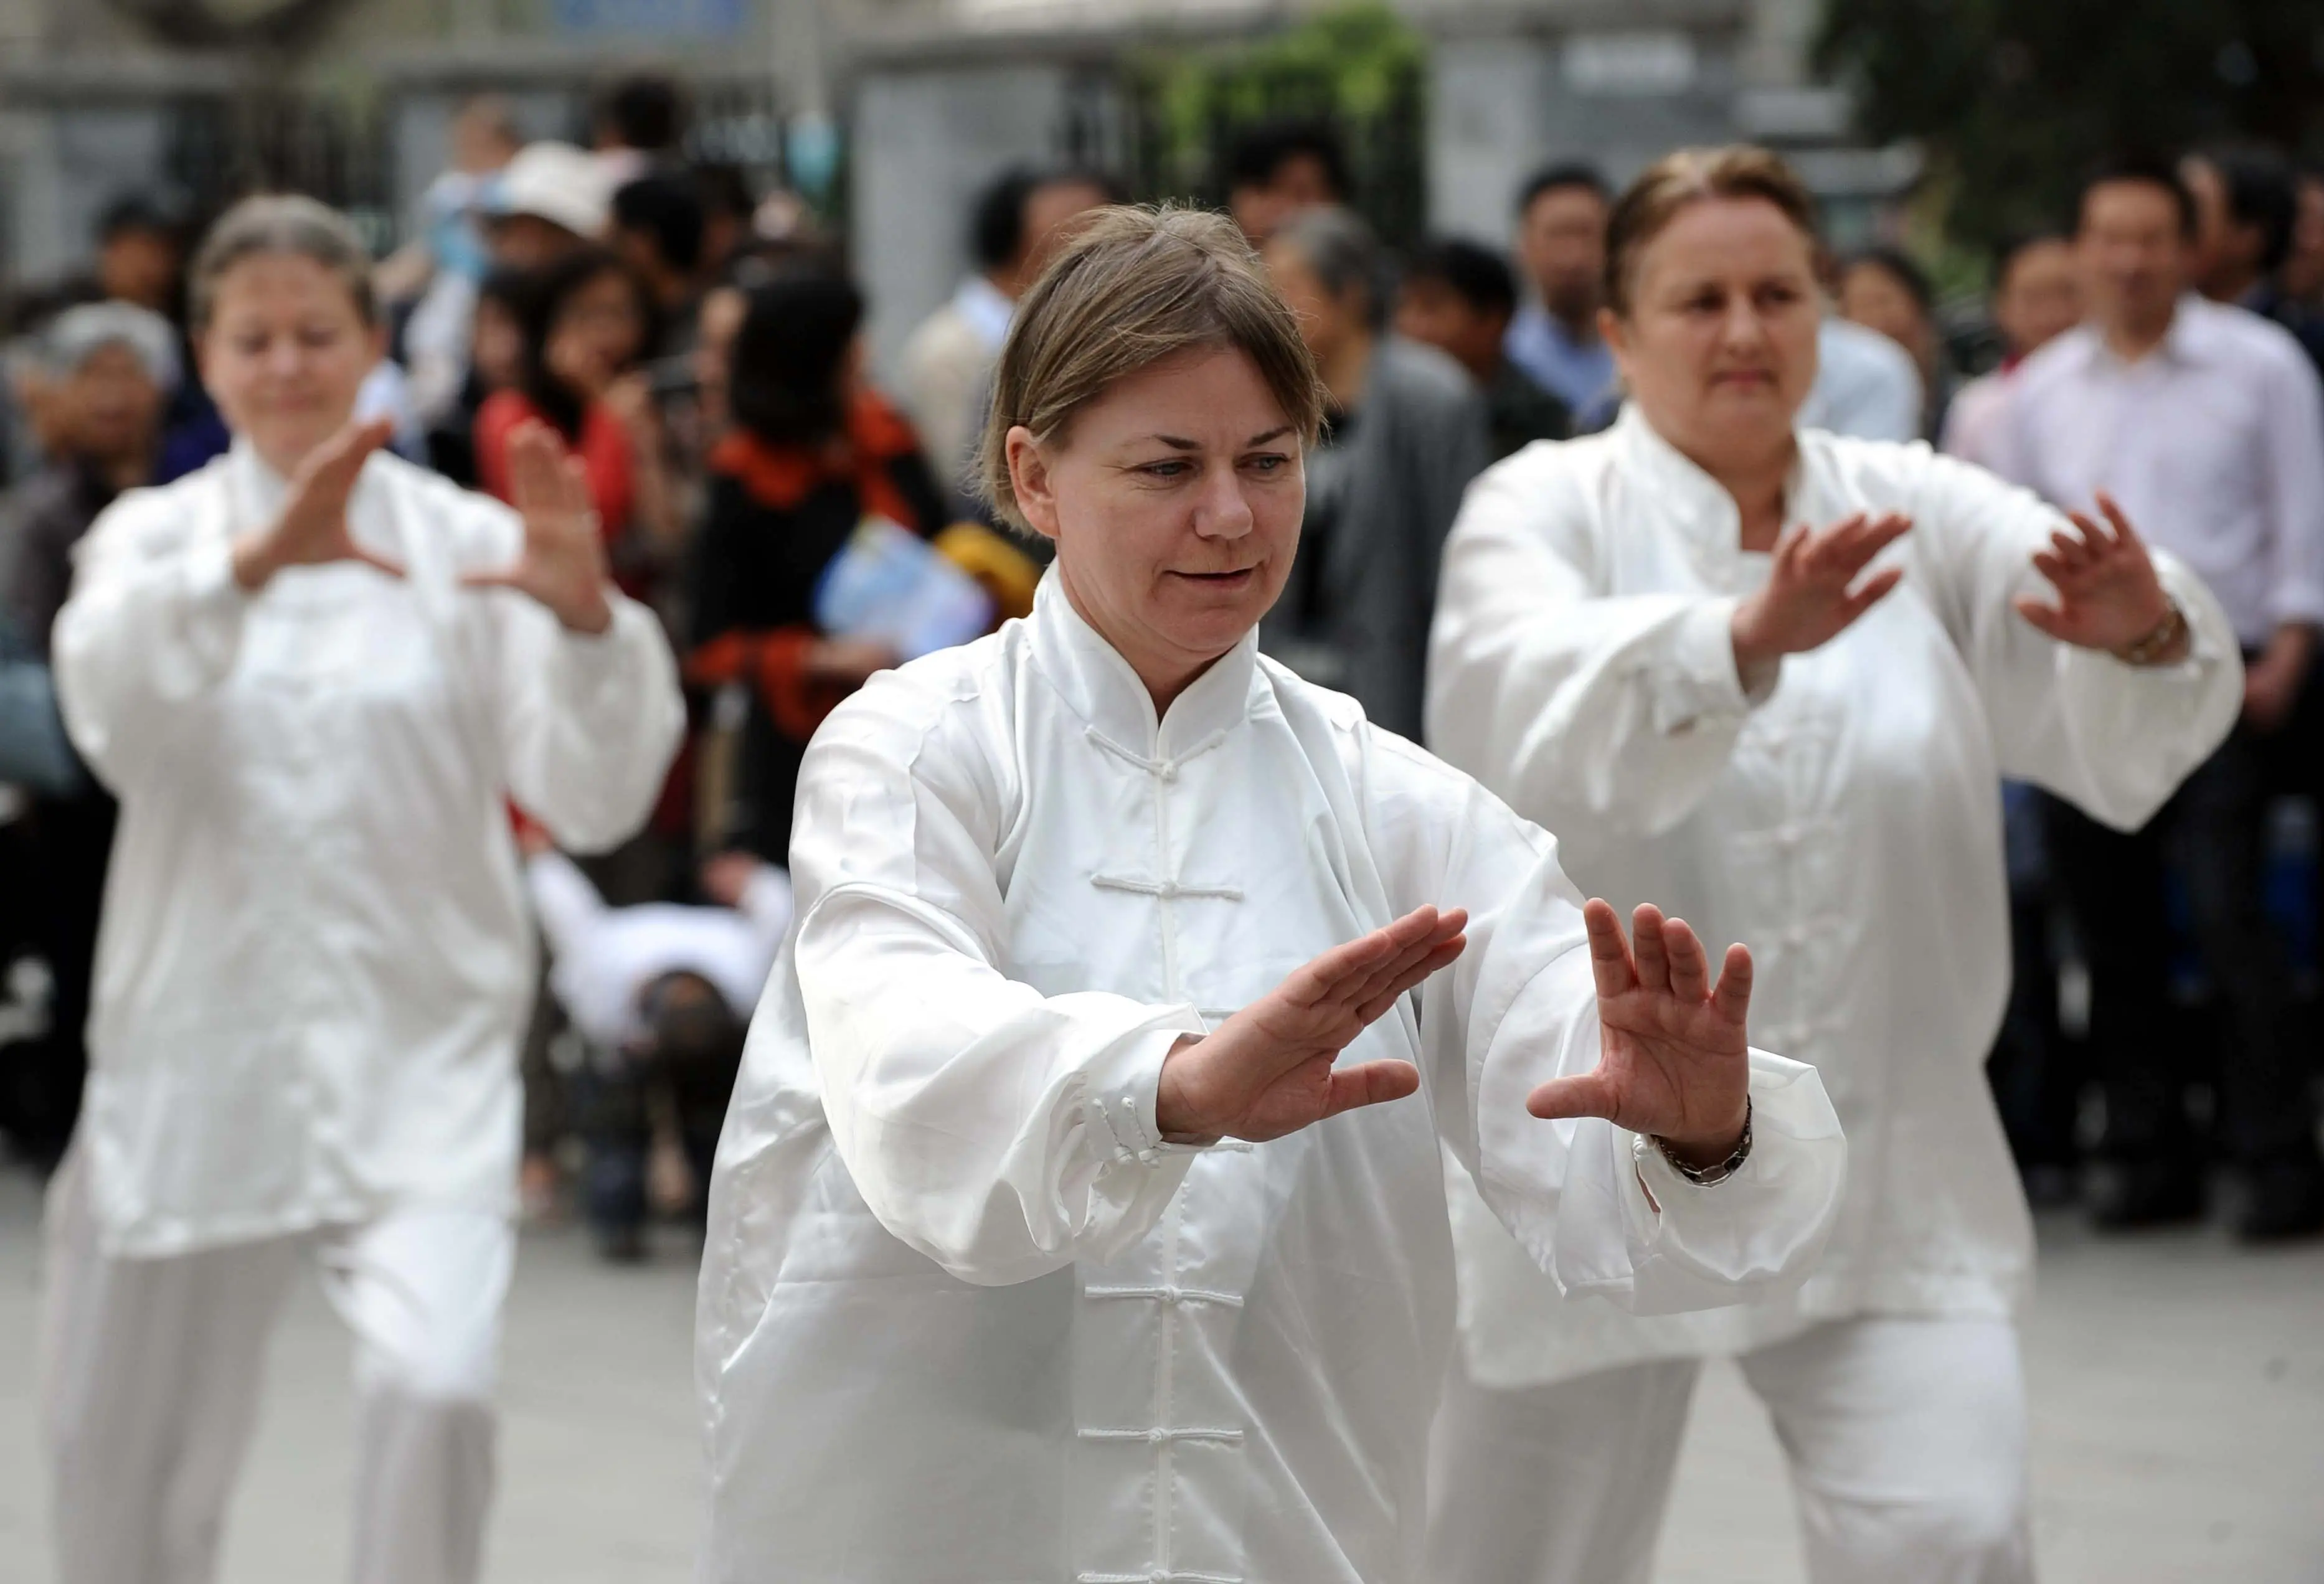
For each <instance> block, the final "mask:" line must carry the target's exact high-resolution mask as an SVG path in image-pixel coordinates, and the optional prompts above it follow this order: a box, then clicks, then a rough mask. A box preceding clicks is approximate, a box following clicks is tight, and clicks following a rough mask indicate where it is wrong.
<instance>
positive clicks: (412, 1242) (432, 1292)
mask: <svg viewBox="0 0 2324 1584" xmlns="http://www.w3.org/2000/svg"><path fill="white" fill-rule="evenodd" d="M47 1240H48V1272H47V1285H46V1293H45V1302H44V1303H43V1306H42V1328H41V1329H42V1338H41V1377H42V1381H41V1389H42V1419H43V1422H44V1426H43V1427H44V1430H45V1432H46V1441H47V1450H48V1454H49V1460H50V1475H51V1480H52V1490H51V1502H52V1508H51V1510H52V1513H53V1516H54V1521H55V1531H56V1544H57V1565H58V1568H59V1574H58V1577H59V1579H60V1584H210V1580H212V1579H215V1578H216V1577H217V1562H218V1541H219V1535H220V1531H221V1529H222V1527H223V1524H224V1522H225V1517H226V1502H227V1498H228V1497H229V1496H230V1495H231V1494H232V1492H233V1487H234V1481H235V1475H236V1474H237V1472H238V1471H239V1470H240V1469H241V1466H242V1460H243V1455H244V1451H245V1450H247V1449H248V1446H249V1443H250V1437H251V1432H252V1429H253V1428H254V1424H255V1423H256V1420H257V1415H258V1388H259V1382H260V1378H261V1376H262V1373H263V1365H264V1358H265V1351H266V1342H267V1338H268V1335H269V1333H270V1331H272V1327H273V1323H274V1321H275V1319H276V1317H277V1316H278V1315H279V1313H280V1312H281V1307H282V1303H283V1301H284V1299H285V1298H286V1297H287V1296H288V1295H289V1292H290V1288H291V1280H292V1278H293V1277H294V1275H296V1274H297V1272H298V1270H299V1268H300V1266H301V1265H303V1264H305V1263H306V1262H307V1261H308V1260H310V1259H311V1260H314V1261H315V1262H316V1263H317V1264H318V1265H319V1266H320V1268H321V1272H322V1278H323V1288H324V1292H325V1293H326V1294H327V1296H328V1297H329V1300H330V1303H331V1306H332V1308H334V1309H335V1310H337V1312H338V1315H339V1317H340V1319H341V1320H343V1321H345V1322H346V1326H347V1329H348V1330H349V1331H352V1332H353V1333H354V1336H355V1389H356V1397H357V1407H356V1421H355V1424H356V1438H357V1443H358V1444H357V1450H356V1460H355V1543H354V1548H353V1553H354V1577H355V1580H356V1584H473V1581H474V1580H475V1578H476V1576H477V1574H478V1571H479V1570H480V1567H481V1564H482V1560H483V1549H484V1517H485V1514H486V1512H487V1510H488V1509H489V1506H490V1505H491V1500H492V1490H493V1410H492V1404H491V1398H492V1391H493V1373H494V1369H495V1366H496V1361H497V1355H498V1351H499V1345H500V1313H501V1303H502V1300H503V1298H504V1297H505V1296H506V1295H507V1292H508V1284H509V1273H510V1267H511V1266H512V1262H513V1258H514V1255H515V1234H514V1232H513V1230H512V1228H511V1227H510V1226H509V1224H508V1222H507V1221H505V1220H503V1219H501V1218H500V1217H497V1216H493V1215H489V1214H484V1213H481V1212H477V1211H458V1210H413V1211H397V1212H394V1213H392V1214H389V1215H387V1216H384V1217H383V1218H382V1219H380V1220H375V1221H372V1222H369V1223H367V1224H364V1225H362V1226H357V1227H350V1228H343V1229H331V1230H328V1231H325V1232H318V1233H312V1234H306V1235H302V1236H298V1237H290V1238H276V1239H267V1240H265V1241H263V1242H255V1243H242V1244H234V1245H229V1246H227V1247H225V1248H211V1249H204V1250H200V1251H198V1252H196V1253H192V1254H187V1255H180V1256H175V1257H167V1258H161V1259H115V1258H110V1257H107V1256H106V1255H105V1254H104V1253H102V1252H101V1251H100V1250H99V1248H98V1244H97V1225H96V1221H95V1219H94V1217H93V1215H92V1214H91V1212H90V1210H89V1206H88V1194H87V1192H86V1190H85V1186H84V1183H83V1180H82V1174H81V1171H80V1167H79V1165H78V1161H77V1160H75V1159H72V1158H68V1159H67V1161H66V1163H65V1165H64V1167H63V1169H62V1170H60V1172H59V1173H58V1174H57V1180H56V1183H55V1184H54V1186H53V1187H51V1190H50V1196H49V1206H48V1230H47Z"/></svg>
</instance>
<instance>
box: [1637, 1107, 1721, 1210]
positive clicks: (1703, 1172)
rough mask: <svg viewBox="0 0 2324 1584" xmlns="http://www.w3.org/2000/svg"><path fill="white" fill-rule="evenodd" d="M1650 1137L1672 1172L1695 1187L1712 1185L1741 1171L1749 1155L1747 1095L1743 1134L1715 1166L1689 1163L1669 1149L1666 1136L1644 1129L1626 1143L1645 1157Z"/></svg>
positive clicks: (1639, 1157) (1639, 1156)
mask: <svg viewBox="0 0 2324 1584" xmlns="http://www.w3.org/2000/svg"><path fill="white" fill-rule="evenodd" d="M1650 1138H1651V1139H1652V1140H1653V1143H1654V1147H1655V1149H1656V1150H1658V1151H1660V1152H1661V1155H1662V1157H1663V1159H1664V1160H1665V1161H1667V1162H1669V1163H1670V1169H1671V1170H1672V1171H1674V1172H1676V1173H1677V1174H1679V1175H1680V1176H1682V1177H1684V1178H1685V1179H1686V1180H1687V1181H1688V1182H1690V1183H1693V1184H1694V1185H1695V1186H1696V1187H1698V1188H1716V1187H1717V1186H1718V1185H1719V1184H1720V1183H1724V1182H1725V1181H1727V1179H1728V1178H1729V1177H1731V1176H1733V1175H1734V1174H1736V1173H1737V1172H1738V1171H1741V1170H1742V1169H1743V1163H1744V1162H1745V1161H1747V1160H1749V1159H1750V1158H1751V1099H1750V1097H1749V1096H1748V1095H1746V1096H1745V1097H1744V1099H1743V1137H1741V1138H1738V1139H1737V1140H1736V1142H1735V1149H1734V1152H1733V1153H1732V1154H1730V1155H1729V1156H1728V1157H1727V1158H1726V1159H1725V1160H1723V1161H1720V1163H1719V1164H1718V1165H1715V1166H1694V1165H1688V1164H1687V1163H1686V1162H1684V1161H1683V1160H1681V1159H1679V1158H1678V1156H1676V1155H1675V1154H1674V1153H1673V1152H1672V1150H1671V1147H1670V1144H1669V1142H1668V1141H1667V1140H1665V1139H1664V1138H1663V1137H1660V1136H1659V1135H1655V1134H1646V1133H1641V1134H1639V1135H1638V1136H1637V1138H1636V1139H1635V1140H1634V1141H1633V1142H1632V1144H1631V1146H1630V1147H1631V1150H1632V1151H1633V1152H1634V1153H1635V1154H1636V1155H1637V1158H1638V1159H1640V1160H1644V1159H1646V1144H1647V1141H1648V1140H1649V1139H1650Z"/></svg>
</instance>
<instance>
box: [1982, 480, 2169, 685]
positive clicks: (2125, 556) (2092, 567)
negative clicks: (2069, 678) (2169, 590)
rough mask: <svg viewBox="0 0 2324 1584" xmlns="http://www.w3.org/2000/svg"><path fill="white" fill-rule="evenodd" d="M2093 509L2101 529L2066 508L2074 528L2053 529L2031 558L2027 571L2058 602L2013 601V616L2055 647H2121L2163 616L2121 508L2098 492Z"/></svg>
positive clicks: (2145, 558)
mask: <svg viewBox="0 0 2324 1584" xmlns="http://www.w3.org/2000/svg"><path fill="white" fill-rule="evenodd" d="M2098 511H2099V512H2100V513H2101V514H2103V515H2104V517H2105V518H2106V521H2107V525H2108V526H2106V527H2101V526H2100V525H2099V524H2098V522H2097V521H2095V520H2092V519H2091V518H2090V517H2089V515H2088V514H2087V513H2085V512H2080V511H2070V512H2068V513H2067V514H2066V516H2067V520H2069V521H2070V522H2071V523H2072V524H2073V525H2074V531H2073V532H2072V533H2068V532H2066V531H2065V530H2062V529H2061V530H2059V531H2057V532H2055V533H2053V534H2052V535H2051V536H2050V545H2049V548H2047V549H2043V550H2036V551H2035V552H2034V553H2033V566H2034V569H2035V570H2036V571H2038V572H2040V573H2041V574H2042V576H2044V577H2046V578H2048V579H2049V580H2050V584H2051V586H2052V587H2053V588H2055V589H2056V590H2057V591H2058V603H2056V604H2054V605H2048V604H2044V603H2042V602H2041V601H2040V600H2038V599H2035V598H2033V597H2032V596H2031V595H2024V596H2020V597H2019V599H2018V600H2017V602H2016V608H2017V613H2018V614H2019V615H2021V616H2023V617H2024V618H2025V620H2026V621H2028V622H2032V623H2033V625H2034V626H2036V627H2038V628H2040V629H2041V630H2042V631H2044V632H2046V633H2048V634H2049V635H2050V636H2051V637H2052V638H2054V639H2056V640H2058V641H2059V642H2061V643H2070V644H2078V645H2080V647H2081V648H2083V649H2127V648H2128V647H2130V646H2131V645H2132V644H2135V643H2136V642H2137V641H2138V640H2140V639H2142V638H2144V637H2146V636H2147V635H2148V634H2150V633H2152V632H2153V631H2154V630H2155V629H2156V628H2158V627H2160V626H2161V625H2162V624H2163V622H2164V620H2165V619H2166V618H2167V617H2169V615H2170V614H2171V598H2170V596H2169V595H2168V594H2164V593H2163V580H2162V578H2160V577H2159V576H2156V575H2155V571H2154V561H2153V557H2150V556H2149V555H2147V553H2146V545H2145V542H2144V540H2142V539H2140V538H2139V537H2138V530H2136V529H2135V528H2133V527H2132V526H2131V525H2130V519H2129V518H2127V517H2126V516H2125V515H2123V510H2122V508H2121V507H2119V506H2117V505H2116V504H2115V502H2114V498H2113V497H2112V496H2110V495H2108V494H2107V493H2104V492H2103V491H2101V492H2100V493H2099V494H2098Z"/></svg>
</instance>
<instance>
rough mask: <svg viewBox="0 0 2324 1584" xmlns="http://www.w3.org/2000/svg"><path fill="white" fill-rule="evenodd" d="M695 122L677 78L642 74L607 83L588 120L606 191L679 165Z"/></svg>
mask: <svg viewBox="0 0 2324 1584" xmlns="http://www.w3.org/2000/svg"><path fill="white" fill-rule="evenodd" d="M692 118H693V106H692V104H691V103H690V101H689V100H688V97H687V92H686V87H685V85H683V84H682V83H680V82H679V81H678V79H677V78H673V77H670V76H668V75H666V74H665V73H662V72H659V71H641V72H633V73H632V74H630V75H628V76H626V77H622V78H615V79H614V80H613V82H611V83H608V84H607V85H606V86H605V89H604V92H603V93H601V94H600V95H598V97H597V103H596V105H595V107H594V108H593V110H592V111H591V114H590V117H589V137H590V147H591V149H592V150H593V151H594V152H595V154H596V156H597V162H598V166H599V169H600V170H601V172H602V174H603V180H604V183H605V185H606V188H607V189H608V190H610V189H613V188H617V187H620V186H621V185H622V183H623V182H627V181H634V180H637V179H638V178H639V177H641V176H644V175H646V174H647V173H648V172H650V171H651V170H656V169H658V168H663V167H668V166H671V165H674V164H676V163H677V161H678V158H679V150H680V145H681V144H683V143H685V141H686V133H687V124H689V122H690V121H691V120H692Z"/></svg>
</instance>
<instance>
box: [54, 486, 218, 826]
mask: <svg viewBox="0 0 2324 1584" xmlns="http://www.w3.org/2000/svg"><path fill="white" fill-rule="evenodd" d="M200 487H202V481H194V482H193V483H189V484H185V485H180V487H178V488H176V489H172V490H169V491H166V492H163V491H137V492H134V493H131V494H128V495H124V497H122V498H121V499H120V500H119V501H116V502H114V503H113V505H111V506H109V507H107V508H106V511H104V513H103V514H102V515H100V516H99V517H98V518H97V522H96V524H95V525H94V526H93V527H91V528H90V530H89V531H88V535H87V537H85V538H84V539H82V540H81V542H80V545H79V546H78V548H77V549H76V550H75V552H74V560H75V572H74V576H73V589H72V595H71V597H70V598H69V599H68V600H67V601H66V602H65V605H64V609H63V610H62V611H60V612H58V615H57V623H56V629H55V635H54V639H53V642H52V649H53V654H54V662H55V670H56V685H57V703H58V705H59V707H60V710H61V711H62V712H63V714H64V719H65V727H66V730H67V732H69V734H70V736H71V738H72V741H73V746H74V747H75V748H77V749H78V750H79V751H80V754H81V757H82V758H83V759H85V760H88V763H89V765H90V766H91V767H92V768H93V769H95V770H96V771H97V776H98V778H100V779H101V780H103V781H104V782H105V783H106V786H108V787H112V788H113V789H114V790H115V791H116V792H119V791H124V790H125V789H126V788H127V787H129V786H130V785H131V784H132V783H134V782H136V781H138V780H139V779H141V778H143V777H144V776H146V775H148V774H150V773H152V771H153V769H154V768H155V767H156V766H157V765H160V764H161V763H163V762H164V760H163V756H162V755H161V754H160V753H159V752H157V745H160V744H162V743H166V742H167V741H169V740H170V737H171V732H170V730H169V728H170V725H171V720H172V717H173V715H174V714H175V712H176V710H177V706H179V705H181V704H184V703H185V702H186V701H188V700H189V699H191V698H194V697H196V696H198V695H200V694H202V693H204V692H206V691H207V690H208V689H210V688H212V687H215V686H218V685H219V684H220V683H222V682H224V681H225V680H226V676H227V674H228V673H229V672H231V671H232V670H233V668H234V661H235V655H236V654H237V653H239V652H240V649H241V646H242V632H243V619H244V614H245V612H247V611H248V610H249V607H250V596H249V595H248V594H244V592H243V590H242V588H241V586H240V585H237V584H236V583H235V580H234V567H233V561H232V554H233V551H232V547H231V546H230V545H229V544H228V543H227V541H226V539H225V537H224V536H223V535H219V536H204V535H202V534H200V533H199V532H198V530H197V521H196V519H197V517H198V514H199V513H200V511H201V505H200V502H199V501H198V499H197V497H196V496H195V493H194V492H195V491H196V490H198V489H199V488H200Z"/></svg>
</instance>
